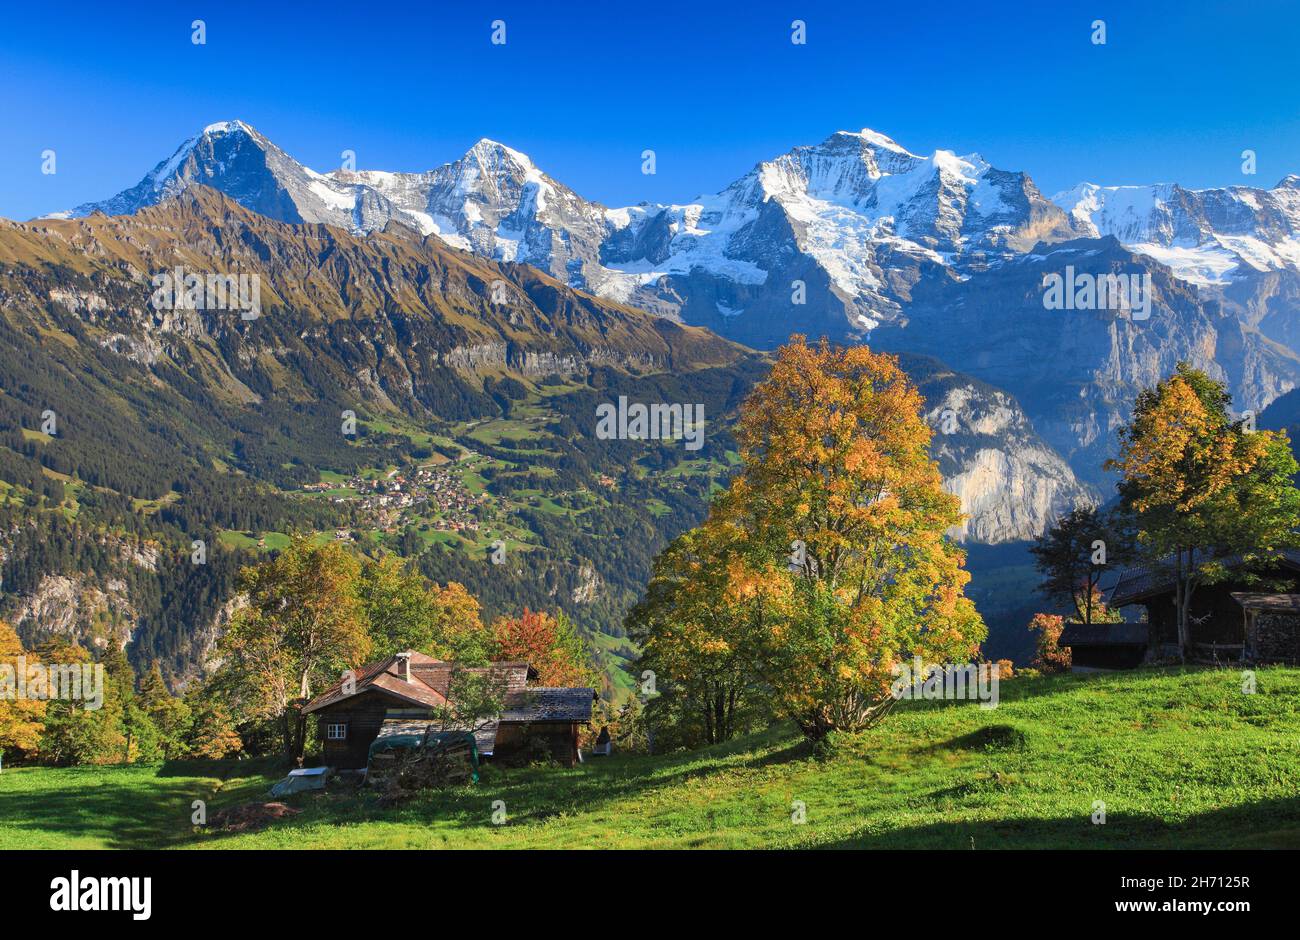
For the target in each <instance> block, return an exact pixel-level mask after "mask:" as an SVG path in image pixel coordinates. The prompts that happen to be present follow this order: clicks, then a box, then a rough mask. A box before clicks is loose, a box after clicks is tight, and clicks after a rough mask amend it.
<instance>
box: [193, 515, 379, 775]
mask: <svg viewBox="0 0 1300 940" xmlns="http://www.w3.org/2000/svg"><path fill="white" fill-rule="evenodd" d="M359 575H360V565H359V564H358V562H357V560H356V559H355V558H354V557H353V556H352V555H350V554H349V553H348V552H346V551H345V550H344V549H343V548H342V547H340V546H339V545H337V544H335V543H333V542H329V543H326V544H324V545H313V544H312V543H311V542H310V541H309V540H307V539H305V538H301V537H299V538H295V539H294V540H293V541H292V542H291V543H290V545H289V547H288V548H286V549H285V550H284V551H283V552H281V553H280V554H279V555H277V556H276V557H275V558H274V559H272V560H271V561H268V562H265V563H263V564H260V565H255V566H251V567H246V568H243V569H242V570H241V571H240V576H239V588H240V590H242V591H244V592H246V594H247V597H248V606H247V607H245V608H244V609H243V610H241V611H240V612H239V613H238V614H236V615H235V617H234V618H233V619H232V621H231V624H230V627H229V628H228V629H227V631H226V633H225V635H224V636H223V637H222V639H221V642H220V644H219V650H220V653H221V656H222V659H223V664H222V667H221V669H220V670H219V672H218V674H217V676H216V677H214V678H215V681H214V683H213V688H214V689H215V690H218V691H219V693H220V694H221V695H223V696H224V697H225V700H226V702H227V703H228V704H229V706H230V708H231V713H232V714H233V715H234V716H235V717H236V720H237V721H248V720H262V721H275V722H278V723H279V724H280V727H281V734H282V740H283V744H284V749H285V753H286V754H288V755H289V756H291V757H294V758H297V759H301V757H302V754H303V750H304V748H305V746H306V737H307V721H306V716H305V715H303V713H302V708H303V706H305V704H306V703H307V701H309V700H310V699H311V697H312V694H313V691H314V690H317V689H320V688H322V687H324V686H328V685H330V684H332V683H333V682H335V681H337V680H338V677H339V676H340V675H341V674H342V673H343V671H344V670H346V669H350V668H355V667H357V666H360V665H361V664H362V663H363V662H364V661H365V659H366V657H367V656H368V655H369V654H370V651H371V640H370V636H369V633H368V631H367V626H366V621H365V611H364V608H363V605H362V603H361V601H360V599H359V597H358V579H359Z"/></svg>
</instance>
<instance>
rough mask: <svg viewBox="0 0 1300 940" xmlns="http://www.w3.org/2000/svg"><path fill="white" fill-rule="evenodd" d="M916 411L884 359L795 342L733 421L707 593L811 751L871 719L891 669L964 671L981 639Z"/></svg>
mask: <svg viewBox="0 0 1300 940" xmlns="http://www.w3.org/2000/svg"><path fill="white" fill-rule="evenodd" d="M922 404H923V402H922V399H921V396H920V394H919V393H918V392H917V391H916V389H915V387H914V386H913V385H912V384H911V382H910V381H909V380H908V379H907V376H906V375H905V374H904V373H903V372H902V370H901V369H899V367H898V363H897V360H896V359H894V358H893V357H891V356H888V355H882V354H877V353H873V352H872V351H871V350H870V349H868V348H866V347H863V346H857V347H851V348H847V349H842V348H837V347H832V346H830V345H829V344H828V343H826V342H825V341H823V342H822V343H821V345H820V346H817V347H810V346H809V345H808V344H807V343H806V342H805V341H804V338H803V337H801V336H795V337H792V340H791V342H790V343H789V344H788V345H786V346H785V347H783V348H782V349H781V350H780V351H779V352H778V354H777V358H776V362H775V363H774V365H773V367H772V371H771V373H770V375H769V376H768V378H767V379H766V380H765V381H764V382H762V383H761V384H759V385H758V386H757V387H756V388H755V389H754V391H753V393H752V394H751V395H750V397H749V398H748V399H747V400H746V402H745V404H744V406H743V407H742V410H741V416H740V420H739V423H738V425H737V427H736V431H735V434H736V440H737V442H738V444H739V447H740V455H741V468H740V470H739V472H738V473H737V475H736V476H735V477H734V478H733V480H732V482H731V485H730V487H729V489H728V490H727V491H726V492H725V493H724V494H722V495H720V496H719V497H718V499H717V500H716V501H715V503H714V506H713V509H712V512H711V514H710V518H709V520H708V521H707V522H706V524H705V529H706V530H707V531H708V532H709V535H708V538H707V539H705V542H706V543H707V544H713V545H723V546H727V548H726V550H725V551H719V552H714V553H713V555H712V564H714V565H718V566H722V567H723V570H724V571H725V578H721V579H710V580H716V581H717V582H718V583H719V585H720V587H719V589H718V592H717V593H718V601H719V603H720V604H722V605H724V607H725V608H727V609H728V610H730V611H732V612H733V614H734V616H736V617H739V618H740V623H741V624H742V625H743V626H738V625H737V624H736V623H731V624H729V626H728V630H729V631H730V632H729V634H728V635H727V637H726V638H725V639H726V642H734V643H740V644H743V645H744V647H745V654H746V659H747V662H748V667H749V669H750V671H751V672H752V674H753V675H754V677H755V681H756V682H760V683H761V684H762V685H763V686H764V687H765V689H767V690H768V691H769V692H770V695H771V701H772V702H773V704H774V706H775V709H776V711H777V713H778V714H780V715H781V716H783V717H787V718H789V719H791V720H793V721H794V722H795V723H796V724H797V725H798V726H799V728H800V729H801V730H802V731H803V732H804V734H805V735H807V736H808V737H809V738H810V739H813V740H819V739H821V738H823V737H824V736H825V735H826V734H827V733H829V732H831V731H834V730H837V729H843V730H856V729H860V728H865V727H868V726H870V725H871V724H872V723H874V722H875V721H876V720H878V719H879V718H880V717H881V716H883V715H884V714H885V712H886V711H887V710H888V708H889V706H890V705H891V704H892V703H893V698H892V697H891V695H890V685H891V681H892V679H893V678H894V677H895V676H894V673H893V670H894V667H895V666H897V665H899V664H901V663H903V662H909V661H910V660H911V659H912V658H913V657H916V656H919V657H921V658H922V659H923V660H924V661H926V662H927V663H942V662H968V661H970V659H971V658H972V657H973V656H974V655H975V654H976V653H977V652H978V648H979V644H980V642H981V641H982V640H983V638H984V636H985V628H984V624H983V622H982V621H981V620H980V617H979V615H978V613H976V611H975V607H974V605H973V604H972V603H971V601H970V600H969V598H967V597H965V596H964V594H963V588H964V586H965V584H966V583H967V581H968V580H969V577H970V576H969V574H968V573H967V572H966V571H965V570H964V569H963V568H962V563H963V561H964V553H963V552H962V551H961V550H960V549H959V548H958V547H957V545H956V544H955V543H954V542H953V541H952V540H950V539H949V538H948V537H947V535H946V533H947V531H948V530H949V529H951V528H953V527H955V526H957V525H959V524H960V523H961V519H962V515H961V512H960V504H959V500H958V499H957V497H955V496H953V495H952V494H950V493H947V492H945V491H944V489H943V486H942V479H941V477H940V474H939V470H938V468H937V466H936V465H935V463H934V461H933V460H932V459H931V458H930V455H929V451H928V447H929V443H930V429H929V427H928V426H927V425H926V424H925V422H924V421H923V420H922V418H921V411H922ZM699 629H701V630H707V629H709V627H708V625H707V624H706V623H702V624H701V625H700V627H699ZM691 642H693V643H696V644H697V645H699V644H701V642H702V639H701V638H700V637H694V638H692V641H691Z"/></svg>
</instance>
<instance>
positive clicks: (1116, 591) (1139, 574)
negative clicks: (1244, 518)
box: [1103, 549, 1300, 608]
mask: <svg viewBox="0 0 1300 940" xmlns="http://www.w3.org/2000/svg"><path fill="white" fill-rule="evenodd" d="M1209 561H1214V562H1216V563H1218V564H1221V565H1225V566H1226V567H1228V568H1236V567H1239V566H1240V565H1241V564H1242V562H1243V561H1244V556H1242V555H1228V556H1225V557H1222V558H1210V557H1206V558H1203V559H1201V562H1200V563H1205V562H1209ZM1276 563H1277V564H1279V565H1281V566H1283V567H1287V568H1296V569H1300V549H1287V550H1285V551H1282V552H1279V553H1278V558H1277V562H1276ZM1173 566H1174V559H1173V556H1172V555H1170V556H1168V557H1167V558H1165V559H1164V560H1162V561H1160V562H1159V563H1157V564H1154V565H1135V566H1134V567H1132V568H1125V569H1124V570H1123V571H1121V572H1120V573H1119V575H1118V576H1117V577H1116V578H1115V579H1114V581H1113V582H1112V583H1111V584H1110V585H1109V587H1108V588H1103V590H1104V591H1106V606H1108V607H1112V608H1114V607H1124V606H1125V605H1127V604H1136V603H1137V602H1139V601H1142V600H1145V599H1146V598H1148V597H1151V596H1153V595H1156V594H1163V593H1164V592H1165V591H1172V590H1173V588H1174V580H1175V579H1174V567H1173Z"/></svg>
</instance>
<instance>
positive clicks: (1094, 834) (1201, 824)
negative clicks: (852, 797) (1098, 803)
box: [818, 797, 1300, 850]
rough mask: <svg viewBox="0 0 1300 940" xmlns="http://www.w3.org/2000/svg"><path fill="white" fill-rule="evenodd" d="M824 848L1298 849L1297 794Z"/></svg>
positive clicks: (950, 828)
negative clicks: (1174, 819) (1192, 811)
mask: <svg viewBox="0 0 1300 940" xmlns="http://www.w3.org/2000/svg"><path fill="white" fill-rule="evenodd" d="M818 847H819V848H827V849H874V850H894V849H952V850H970V849H972V848H974V849H976V850H979V849H1295V848H1300V797H1288V798H1285V799H1273V800H1261V801H1258V802H1255V803H1245V804H1242V805H1240V806H1230V807H1225V808H1224V809H1218V810H1211V811H1208V812H1205V813H1198V814H1196V815H1194V816H1191V817H1189V818H1188V819H1186V820H1184V821H1182V822H1178V823H1169V822H1165V821H1164V820H1161V819H1158V818H1156V817H1152V816H1144V815H1142V814H1139V813H1110V814H1108V815H1107V817H1106V822H1105V824H1104V825H1094V824H1093V823H1092V819H1091V816H1090V814H1089V812H1087V811H1081V812H1080V813H1079V815H1078V816H1070V817H1059V818H1053V819H1002V820H975V821H970V822H942V823H932V824H930V825H927V826H912V827H905V828H899V829H890V830H885V831H877V832H869V831H867V830H865V829H863V830H859V831H858V832H857V833H855V834H853V835H851V836H849V837H847V838H845V839H841V840H839V841H836V842H833V843H828V844H823V845H821V846H818Z"/></svg>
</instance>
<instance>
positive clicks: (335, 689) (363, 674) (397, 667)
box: [303, 650, 447, 714]
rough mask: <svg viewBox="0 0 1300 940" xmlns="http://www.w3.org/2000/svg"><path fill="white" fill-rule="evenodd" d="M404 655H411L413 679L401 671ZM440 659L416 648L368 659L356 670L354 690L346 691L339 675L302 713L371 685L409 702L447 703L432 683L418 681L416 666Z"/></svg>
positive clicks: (436, 661) (370, 687) (365, 689)
mask: <svg viewBox="0 0 1300 940" xmlns="http://www.w3.org/2000/svg"><path fill="white" fill-rule="evenodd" d="M403 657H410V660H411V678H412V680H413V681H411V682H407V681H406V679H405V677H404V676H403V675H402V672H401V669H402V666H401V660H402V659H403ZM438 662H439V660H437V659H435V658H434V657H432V656H427V655H425V654H424V653H417V652H415V651H414V650H408V651H407V652H406V653H394V654H393V655H392V656H389V657H388V658H387V659H380V660H377V661H375V662H373V663H367V664H366V665H364V666H362V667H361V668H360V669H358V670H356V688H355V691H353V692H344V691H343V684H344V680H343V679H342V678H340V679H339V681H338V682H336V683H334V684H333V685H332V686H330V687H329V688H328V689H326V690H325V691H324V692H322V693H321V694H320V695H318V696H316V697H315V698H314V699H312V700H311V702H310V703H309V704H308V705H307V707H306V708H305V709H303V713H304V714H307V713H310V712H314V711H317V710H319V709H322V708H325V707H326V706H327V705H333V704H335V703H336V702H341V701H343V700H344V699H346V698H351V697H352V696H353V695H360V694H361V693H362V692H367V691H369V690H370V689H379V690H380V691H382V692H385V693H386V694H388V695H392V696H394V697H396V698H399V699H401V700H402V701H406V702H410V703H411V704H412V705H421V706H425V707H428V708H437V707H438V706H440V705H445V704H446V702H447V699H446V697H445V696H444V695H443V694H442V693H440V692H438V691H437V690H436V689H434V688H433V687H432V686H430V685H428V684H426V683H424V682H421V681H418V673H417V669H418V668H419V667H428V666H431V665H433V664H434V663H438Z"/></svg>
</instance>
